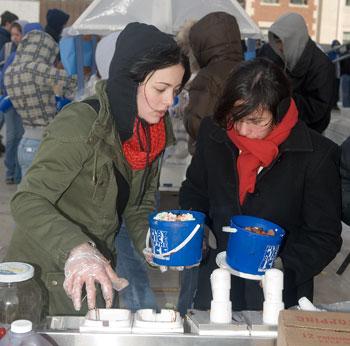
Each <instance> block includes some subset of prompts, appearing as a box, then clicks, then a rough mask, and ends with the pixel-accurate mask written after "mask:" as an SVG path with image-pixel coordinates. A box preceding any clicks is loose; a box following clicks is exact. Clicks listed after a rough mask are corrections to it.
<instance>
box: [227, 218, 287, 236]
mask: <svg viewBox="0 0 350 346" xmlns="http://www.w3.org/2000/svg"><path fill="white" fill-rule="evenodd" d="M235 217H240V218H241V217H247V218H251V219H255V220H258V221H262V222H266V223H269V224H272V225H274V227H273V228H274V231H275V229H276V228H277V232H278V234H277V236H280V237H284V236H285V234H286V231H285V229H284V228H283V227H281V226H280V225H277V224H276V223H274V222H272V221H269V220H266V219H263V218H261V217H256V216H250V215H234V216H232V217H231V219H230V223H231V226H232V224H233V225H234V226H236V227H237V228H238V229H239V230H242V231H244V232H248V233H249V234H254V235H256V236H261V237H271V236H270V235H269V236H268V235H267V234H259V233H254V232H251V231H248V230H246V229H244V228H243V227H242V226H240V225H239V224H236V223H235V222H234V220H233V219H234V218H235ZM245 227H247V226H245ZM251 227H254V226H251ZM232 228H234V227H232ZM275 236H276V235H275ZM275 236H274V237H275Z"/></svg>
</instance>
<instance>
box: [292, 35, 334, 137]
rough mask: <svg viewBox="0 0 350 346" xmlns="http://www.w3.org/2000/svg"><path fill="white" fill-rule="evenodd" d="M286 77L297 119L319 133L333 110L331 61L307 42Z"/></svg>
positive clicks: (332, 68) (327, 122)
mask: <svg viewBox="0 0 350 346" xmlns="http://www.w3.org/2000/svg"><path fill="white" fill-rule="evenodd" d="M290 75H291V78H292V89H293V99H294V101H295V103H296V105H297V108H298V110H299V118H300V119H302V120H304V121H305V123H306V124H307V125H308V126H309V127H310V128H312V129H314V130H316V131H317V132H319V133H322V132H323V131H324V130H325V129H326V128H327V126H328V124H329V122H330V119H331V110H332V106H333V93H334V90H335V69H334V66H333V63H332V61H331V60H330V58H329V57H328V56H327V55H326V54H325V53H323V52H322V51H321V50H320V49H319V48H318V47H317V46H316V44H315V43H314V42H313V41H312V40H311V39H309V41H308V42H307V44H306V46H305V49H304V51H303V54H302V55H301V57H300V59H299V60H298V62H297V64H296V65H295V67H294V68H293V70H292V71H291V72H290Z"/></svg>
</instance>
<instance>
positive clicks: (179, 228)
mask: <svg viewBox="0 0 350 346" xmlns="http://www.w3.org/2000/svg"><path fill="white" fill-rule="evenodd" d="M204 219H205V215H204V214H203V213H200V212H197V211H185V210H184V211H180V210H170V211H166V212H161V213H159V212H157V213H154V214H151V215H149V225H150V229H149V233H148V240H146V242H147V246H148V242H149V238H150V239H151V244H152V253H153V261H154V263H157V264H159V265H164V266H189V265H193V264H196V263H199V262H200V261H201V259H202V242H203V225H204ZM147 246H146V247H147Z"/></svg>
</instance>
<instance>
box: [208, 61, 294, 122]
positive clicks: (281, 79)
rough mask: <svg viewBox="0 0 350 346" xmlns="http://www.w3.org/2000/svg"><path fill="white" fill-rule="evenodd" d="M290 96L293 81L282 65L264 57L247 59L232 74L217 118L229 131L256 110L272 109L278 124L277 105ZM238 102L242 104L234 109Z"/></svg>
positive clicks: (218, 107) (215, 116) (217, 109)
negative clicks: (291, 81)
mask: <svg viewBox="0 0 350 346" xmlns="http://www.w3.org/2000/svg"><path fill="white" fill-rule="evenodd" d="M290 96H291V83H290V80H289V78H288V77H287V75H286V74H285V73H284V71H283V70H282V69H281V68H280V67H279V66H277V65H276V64H275V63H273V62H272V61H270V60H268V59H265V58H255V59H252V60H248V61H245V62H243V63H241V64H240V65H238V66H237V67H236V68H235V69H234V70H233V71H232V72H231V73H230V75H229V77H228V80H227V82H226V86H225V88H224V90H223V93H222V96H221V98H220V99H219V102H218V104H217V106H216V109H215V112H214V118H215V120H216V121H217V123H218V124H219V125H220V126H221V127H223V128H225V129H226V128H230V127H232V125H233V124H234V123H235V122H236V121H238V120H240V119H242V118H244V117H245V116H247V115H249V114H251V113H253V112H254V111H255V110H269V111H270V112H271V113H272V116H273V120H274V123H277V122H279V121H281V117H279V115H278V114H277V113H278V106H279V105H280V103H281V101H282V100H284V99H287V98H290ZM237 101H243V103H241V104H239V105H236V106H235V103H236V102H237ZM283 116H284V114H283V115H282V117H283Z"/></svg>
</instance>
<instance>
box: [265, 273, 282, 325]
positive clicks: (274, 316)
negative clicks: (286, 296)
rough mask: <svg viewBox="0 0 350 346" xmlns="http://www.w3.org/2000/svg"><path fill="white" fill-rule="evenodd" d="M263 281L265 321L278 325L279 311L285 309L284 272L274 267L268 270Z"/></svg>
mask: <svg viewBox="0 0 350 346" xmlns="http://www.w3.org/2000/svg"><path fill="white" fill-rule="evenodd" d="M262 283H263V290H264V297H265V301H264V307H263V309H264V311H263V322H264V323H266V324H274V325H277V324H278V315H279V312H280V311H281V310H283V309H284V303H283V300H282V291H283V272H282V271H281V270H278V269H274V268H273V269H268V270H266V272H265V275H264V277H263V280H262Z"/></svg>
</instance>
